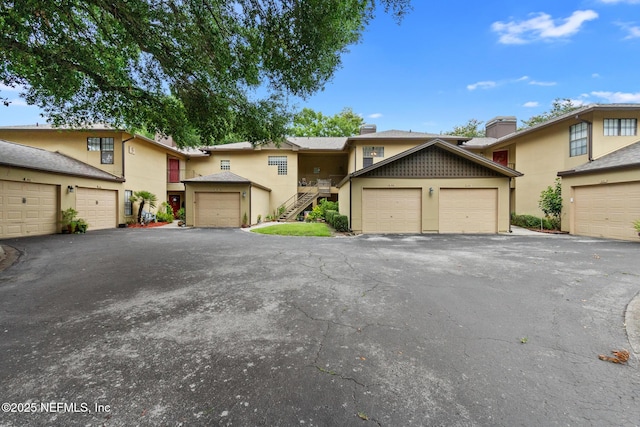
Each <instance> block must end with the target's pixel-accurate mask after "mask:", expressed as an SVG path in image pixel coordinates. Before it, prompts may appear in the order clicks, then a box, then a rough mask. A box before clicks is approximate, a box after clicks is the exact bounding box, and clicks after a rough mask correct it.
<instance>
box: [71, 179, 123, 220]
mask: <svg viewBox="0 0 640 427" xmlns="http://www.w3.org/2000/svg"><path fill="white" fill-rule="evenodd" d="M117 196H118V192H117V191H114V190H101V189H98V188H77V189H76V210H77V211H78V218H82V219H84V220H85V221H87V223H88V224H89V230H101V229H104V228H114V227H116V226H117V225H118V223H117V218H118V217H117V208H116V206H117V203H116V199H117Z"/></svg>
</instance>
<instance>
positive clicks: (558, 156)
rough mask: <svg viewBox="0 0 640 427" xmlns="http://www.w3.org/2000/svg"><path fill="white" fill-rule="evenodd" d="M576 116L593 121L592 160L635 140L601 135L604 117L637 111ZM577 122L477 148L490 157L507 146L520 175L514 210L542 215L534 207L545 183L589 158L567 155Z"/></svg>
mask: <svg viewBox="0 0 640 427" xmlns="http://www.w3.org/2000/svg"><path fill="white" fill-rule="evenodd" d="M580 118H581V119H584V120H587V121H589V122H591V123H592V124H593V127H592V147H593V152H592V157H593V159H597V158H599V157H602V156H604V155H606V154H609V153H611V152H614V151H616V150H618V149H620V148H622V147H625V146H627V145H630V144H632V143H635V142H637V141H638V136H637V135H636V136H604V119H613V118H636V119H638V121H639V122H640V112H638V111H617V112H607V111H594V112H591V113H589V114H582V115H580ZM579 122H580V121H579V120H577V119H575V118H573V119H570V120H564V121H562V122H559V123H556V124H554V125H552V126H549V127H546V128H542V129H539V130H537V131H535V132H531V133H528V134H524V135H522V136H521V137H517V138H515V139H511V140H509V141H507V142H506V143H504V144H499V145H496V146H493V147H491V148H490V149H486V150H483V151H480V154H482V155H484V156H485V157H487V158H489V159H492V158H493V152H494V151H500V150H504V149H509V163H514V164H515V169H516V170H517V171H518V172H521V173H523V174H524V175H523V176H521V177H518V178H516V181H515V183H516V184H515V186H516V190H515V203H514V207H515V212H516V213H518V214H529V215H536V216H543V215H544V214H543V213H542V211H541V210H540V208H539V207H538V201H539V199H540V193H541V192H542V191H543V190H545V189H546V188H547V187H548V186H550V185H551V186H553V184H554V181H555V179H556V177H557V173H558V172H560V171H565V170H570V169H573V168H575V167H577V166H579V165H582V164H585V163H587V162H588V161H589V156H588V154H584V155H581V156H575V157H570V156H569V128H570V127H571V126H572V125H574V124H577V123H579ZM472 151H473V150H472ZM563 227H564V225H563Z"/></svg>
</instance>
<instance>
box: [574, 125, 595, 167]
mask: <svg viewBox="0 0 640 427" xmlns="http://www.w3.org/2000/svg"><path fill="white" fill-rule="evenodd" d="M576 120H580V121H581V122H583V123H586V124H587V158H588V160H589V161H590V162H592V161H593V123H592V122H590V121H589V120H585V119H581V118H580V116H576Z"/></svg>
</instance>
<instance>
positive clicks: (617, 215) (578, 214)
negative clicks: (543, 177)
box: [573, 182, 640, 240]
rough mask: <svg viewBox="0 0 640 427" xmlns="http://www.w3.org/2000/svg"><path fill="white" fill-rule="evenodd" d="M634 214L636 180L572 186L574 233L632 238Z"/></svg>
mask: <svg viewBox="0 0 640 427" xmlns="http://www.w3.org/2000/svg"><path fill="white" fill-rule="evenodd" d="M638 218H640V182H630V183H621V184H606V185H593V186H583V187H574V203H573V233H574V234H577V235H581V236H592V237H605V238H610V239H623V240H635V239H637V234H636V232H635V230H634V229H633V225H632V223H633V221H634V220H636V219H638Z"/></svg>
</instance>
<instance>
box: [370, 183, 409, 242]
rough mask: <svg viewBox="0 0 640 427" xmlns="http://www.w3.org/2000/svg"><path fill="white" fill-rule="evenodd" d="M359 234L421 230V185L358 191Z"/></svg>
mask: <svg viewBox="0 0 640 427" xmlns="http://www.w3.org/2000/svg"><path fill="white" fill-rule="evenodd" d="M362 232H363V233H369V234H372V233H421V232H422V189H421V188H365V189H363V190H362Z"/></svg>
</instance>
